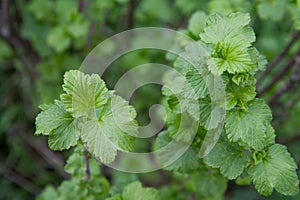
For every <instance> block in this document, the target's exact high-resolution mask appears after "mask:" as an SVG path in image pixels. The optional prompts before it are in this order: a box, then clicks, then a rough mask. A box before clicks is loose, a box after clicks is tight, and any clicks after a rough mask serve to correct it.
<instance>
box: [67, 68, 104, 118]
mask: <svg viewBox="0 0 300 200" xmlns="http://www.w3.org/2000/svg"><path fill="white" fill-rule="evenodd" d="M63 90H64V91H65V92H66V93H64V94H62V95H61V100H62V102H63V104H64V106H65V108H66V110H67V111H68V112H70V113H72V115H73V117H75V118H78V117H81V116H86V117H93V116H94V115H95V109H96V108H99V107H100V106H102V105H104V104H105V103H106V102H107V99H108V90H107V88H106V86H105V83H104V81H103V80H102V79H101V78H100V77H99V75H97V74H92V75H85V74H83V73H82V72H80V71H78V70H70V71H68V72H66V73H65V75H64V84H63Z"/></svg>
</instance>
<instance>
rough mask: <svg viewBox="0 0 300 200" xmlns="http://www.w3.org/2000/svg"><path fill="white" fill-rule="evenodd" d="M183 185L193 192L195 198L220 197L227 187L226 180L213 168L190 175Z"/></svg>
mask: <svg viewBox="0 0 300 200" xmlns="http://www.w3.org/2000/svg"><path fill="white" fill-rule="evenodd" d="M185 187H186V188H187V189H188V190H190V191H192V192H195V193H196V195H197V197H198V198H197V199H222V196H223V193H224V192H225V191H226V188H227V180H226V178H224V177H223V176H222V175H221V174H219V173H216V172H214V171H213V170H201V171H200V172H198V173H194V174H193V175H192V178H191V179H190V180H188V181H187V182H186V183H185Z"/></svg>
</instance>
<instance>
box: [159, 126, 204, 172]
mask: <svg viewBox="0 0 300 200" xmlns="http://www.w3.org/2000/svg"><path fill="white" fill-rule="evenodd" d="M171 141H172V138H171V137H170V136H169V133H168V131H163V132H161V133H159V134H158V137H157V138H156V140H155V144H154V150H156V149H160V148H162V147H164V146H166V145H167V144H168V143H169V142H171ZM163 153H167V154H168V153H174V152H163ZM157 156H158V158H157V159H158V160H160V157H162V160H164V156H168V155H160V154H158V155H157ZM199 161H200V160H199V159H197V153H196V151H195V149H194V148H193V147H190V148H189V149H187V150H186V152H185V153H184V154H183V155H182V156H181V157H179V158H178V159H177V160H176V161H175V162H173V163H172V164H170V165H168V166H167V167H165V168H164V169H166V170H170V171H177V172H181V173H189V172H191V171H193V170H195V169H197V168H198V167H199V166H200V165H199Z"/></svg>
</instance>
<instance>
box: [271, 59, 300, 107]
mask: <svg viewBox="0 0 300 200" xmlns="http://www.w3.org/2000/svg"><path fill="white" fill-rule="evenodd" d="M299 81H300V55H298V56H296V58H295V66H294V69H293V72H292V74H291V76H290V79H289V80H287V81H286V82H285V84H284V86H283V87H281V88H280V89H279V90H278V91H277V92H276V93H275V94H274V95H273V96H272V97H271V98H270V100H269V102H268V103H269V106H270V107H274V106H275V105H277V103H278V102H279V98H280V97H281V96H282V95H283V94H285V93H286V92H287V91H290V90H291V89H294V87H295V85H296V83H297V82H299Z"/></svg>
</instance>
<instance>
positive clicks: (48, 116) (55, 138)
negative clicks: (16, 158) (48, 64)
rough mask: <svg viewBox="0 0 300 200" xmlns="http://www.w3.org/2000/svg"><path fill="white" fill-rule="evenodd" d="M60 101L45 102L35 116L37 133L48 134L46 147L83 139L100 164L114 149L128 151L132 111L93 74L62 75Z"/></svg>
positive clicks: (132, 128) (67, 145)
mask: <svg viewBox="0 0 300 200" xmlns="http://www.w3.org/2000/svg"><path fill="white" fill-rule="evenodd" d="M63 89H64V91H65V93H63V94H62V95H61V96H60V97H61V100H60V101H58V100H56V101H55V103H54V104H52V105H46V106H44V108H43V111H42V112H41V113H40V114H39V115H38V116H37V118H36V128H37V130H36V134H44V135H49V141H48V143H49V147H50V148H51V149H53V150H64V149H69V148H70V147H72V146H75V145H76V144H77V142H78V140H82V141H83V142H84V143H85V145H86V146H87V148H88V149H89V151H90V152H91V153H92V154H93V155H94V156H95V157H96V158H97V159H100V160H101V161H102V162H103V163H111V162H113V161H114V159H115V157H116V155H117V150H120V151H130V150H132V149H133V147H134V137H132V136H130V135H128V134H127V133H130V134H131V135H132V134H134V135H136V134H137V127H138V126H137V123H136V122H135V121H134V120H133V119H134V118H135V115H136V113H135V110H134V109H133V107H131V106H129V105H128V103H127V102H126V101H125V100H124V99H122V98H121V97H119V96H116V95H114V94H113V92H112V91H108V89H107V88H106V86H105V83H104V82H103V80H101V78H100V77H99V76H98V75H96V74H93V75H91V76H90V75H84V74H83V73H82V72H80V71H76V70H72V71H69V72H66V74H65V75H64V84H63Z"/></svg>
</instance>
